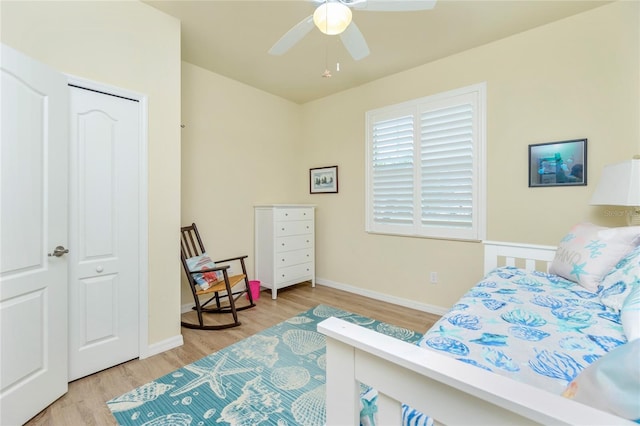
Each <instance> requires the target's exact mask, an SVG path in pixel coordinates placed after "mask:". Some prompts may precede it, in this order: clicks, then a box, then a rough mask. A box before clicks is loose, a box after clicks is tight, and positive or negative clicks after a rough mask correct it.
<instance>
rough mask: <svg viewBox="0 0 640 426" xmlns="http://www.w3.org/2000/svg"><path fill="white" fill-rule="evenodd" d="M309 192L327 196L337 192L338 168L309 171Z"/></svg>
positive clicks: (320, 168)
mask: <svg viewBox="0 0 640 426" xmlns="http://www.w3.org/2000/svg"><path fill="white" fill-rule="evenodd" d="M309 192H310V193H311V194H327V193H334V194H335V193H337V192H338V166H330V167H316V168H314V169H309Z"/></svg>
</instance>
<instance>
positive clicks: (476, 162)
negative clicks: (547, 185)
mask: <svg viewBox="0 0 640 426" xmlns="http://www.w3.org/2000/svg"><path fill="white" fill-rule="evenodd" d="M486 90H487V89H486V82H482V83H478V84H473V85H470V86H466V87H462V88H458V89H454V90H449V91H445V92H441V93H437V94H434V95H430V96H425V97H422V98H417V99H413V100H409V101H406V102H401V103H398V104H394V105H389V106H385V107H382V108H378V109H375V110H370V111H367V112H366V113H365V126H366V128H365V133H366V138H365V139H366V141H365V143H366V149H365V152H366V154H365V155H366V156H365V175H366V176H365V212H366V218H365V227H366V229H365V230H366V232H367V233H372V234H385V235H399V236H411V237H421V238H441V239H451V240H469V241H481V240H483V239H485V238H486V228H487V226H486V211H487V202H486V182H487V176H486V174H487V172H486V110H487V102H486V100H487V96H486ZM461 100H464V101H461ZM466 104H471V105H472V114H473V116H472V135H473V136H472V140H473V141H472V143H473V151H472V157H473V160H472V161H473V165H472V173H473V177H472V186H473V189H472V220H471V224H472V225H471V227H470V228H464V229H462V228H455V227H435V226H428V225H423V224H422V223H421V216H422V205H421V201H422V199H421V183H420V177H421V168H422V165H421V162H420V150H421V138H422V136H423V135H422V134H421V132H420V130H419V127H420V118H421V116H420V114H421V111H425V110H437V109H439V108H444V107H447V106H454V105H466ZM407 111H409V112H411V113H412V114H413V121H414V123H413V128H414V129H413V220H412V223H411V224H410V225H397V224H390V223H384V222H375V220H374V219H375V218H374V194H373V190H374V188H373V177H374V173H373V158H372V156H373V143H374V140H373V128H374V125H375V124H376V123H378V122H380V121H382V120H384V119H388V118H393V117H400V116H402V114H403V113H405V114H406V113H407Z"/></svg>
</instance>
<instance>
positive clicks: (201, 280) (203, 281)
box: [187, 252, 222, 290]
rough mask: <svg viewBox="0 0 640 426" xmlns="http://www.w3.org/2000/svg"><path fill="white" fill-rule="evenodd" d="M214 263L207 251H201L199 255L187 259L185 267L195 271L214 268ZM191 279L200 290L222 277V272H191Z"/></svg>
mask: <svg viewBox="0 0 640 426" xmlns="http://www.w3.org/2000/svg"><path fill="white" fill-rule="evenodd" d="M215 267H216V264H215V262H214V261H213V260H211V258H210V257H209V256H208V255H207V253H206V252H205V253H202V254H201V255H200V256H194V257H190V258H188V259H187V268H189V271H191V272H196V271H202V270H207V269H212V268H215ZM193 279H194V280H195V282H196V284H198V286H199V287H200V289H201V290H206V289H208V288H209V287H211V286H212V285H213V283H215V282H216V281H218V280H220V279H222V272H220V271H212V272H204V273H202V274H193Z"/></svg>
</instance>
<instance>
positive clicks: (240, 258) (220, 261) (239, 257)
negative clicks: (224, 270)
mask: <svg viewBox="0 0 640 426" xmlns="http://www.w3.org/2000/svg"><path fill="white" fill-rule="evenodd" d="M247 257H249V256H248V255H244V256H238V257H230V258H229V259H222V260H216V261H215V262H216V263H224V262H230V261H232V260H244V259H246V258H247Z"/></svg>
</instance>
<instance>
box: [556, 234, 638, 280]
mask: <svg viewBox="0 0 640 426" xmlns="http://www.w3.org/2000/svg"><path fill="white" fill-rule="evenodd" d="M638 243H640V226H623V227H619V228H606V227H603V226H596V225H593V224H591V223H579V224H577V225H575V226H574V227H573V228H571V231H569V233H568V234H567V235H566V236H565V237H564V238H563V239H562V240H561V241H560V245H559V246H558V250H557V251H556V255H555V258H554V259H553V262H552V263H551V268H550V269H549V272H551V273H552V274H556V275H559V276H561V277H563V278H566V279H568V280H571V281H574V282H576V283H578V284H580V285H581V286H583V287H585V288H586V289H587V290H589V291H592V292H596V291H598V285H599V284H600V282H601V281H602V278H603V277H604V276H605V275H606V274H607V273H608V272H609V271H610V270H611V269H612V268H613V267H614V266H615V264H616V263H618V262H619V261H620V259H622V258H623V257H624V256H625V255H626V254H628V253H629V252H630V251H631V250H633V249H634V248H635V247H636V246H637V245H638Z"/></svg>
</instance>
